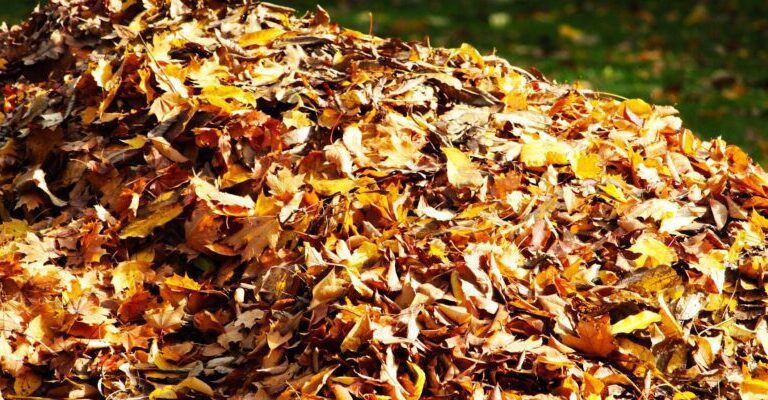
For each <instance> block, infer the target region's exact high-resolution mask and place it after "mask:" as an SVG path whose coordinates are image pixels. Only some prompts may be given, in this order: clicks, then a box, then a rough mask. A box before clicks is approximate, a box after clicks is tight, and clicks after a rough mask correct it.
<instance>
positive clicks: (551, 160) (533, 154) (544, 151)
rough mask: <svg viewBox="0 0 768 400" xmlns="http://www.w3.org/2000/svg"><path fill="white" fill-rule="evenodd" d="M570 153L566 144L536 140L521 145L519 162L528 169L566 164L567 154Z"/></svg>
mask: <svg viewBox="0 0 768 400" xmlns="http://www.w3.org/2000/svg"><path fill="white" fill-rule="evenodd" d="M571 151H572V149H571V146H569V145H568V144H567V143H564V142H559V141H552V140H543V139H537V140H532V141H530V142H527V143H525V144H523V148H522V149H521V150H520V161H522V162H523V164H525V165H526V166H528V167H545V166H547V165H562V164H568V153H570V152H571Z"/></svg>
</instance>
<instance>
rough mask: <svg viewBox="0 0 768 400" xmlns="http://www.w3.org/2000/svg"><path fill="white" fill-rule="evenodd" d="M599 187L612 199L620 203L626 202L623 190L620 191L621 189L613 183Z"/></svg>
mask: <svg viewBox="0 0 768 400" xmlns="http://www.w3.org/2000/svg"><path fill="white" fill-rule="evenodd" d="M600 188H601V189H603V191H604V192H605V193H606V194H608V195H609V196H611V197H613V198H614V199H616V200H618V201H620V202H622V203H626V201H627V197H626V196H624V192H622V191H621V189H620V188H619V187H618V186H616V185H614V184H613V183H609V184H607V185H605V186H601V187H600Z"/></svg>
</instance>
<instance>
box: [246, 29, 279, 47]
mask: <svg viewBox="0 0 768 400" xmlns="http://www.w3.org/2000/svg"><path fill="white" fill-rule="evenodd" d="M284 33H285V31H284V30H282V29H280V28H269V29H262V30H260V31H255V32H249V33H246V34H245V35H243V36H240V39H239V40H238V42H239V43H240V46H243V47H249V46H266V45H268V44H271V43H272V42H273V41H275V39H277V38H279V37H280V36H281V35H282V34H284Z"/></svg>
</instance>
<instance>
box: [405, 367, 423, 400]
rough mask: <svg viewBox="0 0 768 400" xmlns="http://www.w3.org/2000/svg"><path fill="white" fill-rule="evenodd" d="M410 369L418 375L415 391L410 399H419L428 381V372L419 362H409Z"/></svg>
mask: <svg viewBox="0 0 768 400" xmlns="http://www.w3.org/2000/svg"><path fill="white" fill-rule="evenodd" d="M408 369H410V370H411V372H412V373H414V374H415V375H416V382H414V383H413V393H411V395H410V396H408V400H419V399H420V398H421V393H422V392H423V391H424V383H425V382H426V381H427V374H425V373H424V370H423V369H421V367H419V365H418V364H416V363H413V362H410V361H409V362H408Z"/></svg>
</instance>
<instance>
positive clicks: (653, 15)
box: [0, 0, 768, 163]
mask: <svg viewBox="0 0 768 400" xmlns="http://www.w3.org/2000/svg"><path fill="white" fill-rule="evenodd" d="M272 1H274V2H277V3H281V4H285V5H289V6H292V7H295V8H297V9H299V10H307V9H311V8H313V7H314V5H315V4H316V3H318V2H320V3H322V5H323V6H324V7H325V8H326V9H327V10H328V11H329V12H330V14H331V17H332V19H334V20H335V21H337V22H339V23H340V24H342V25H344V26H347V27H350V28H353V29H357V30H361V31H368V25H369V19H368V12H369V11H370V12H372V13H373V18H374V33H376V34H377V35H379V36H397V37H401V38H404V39H414V40H421V39H424V38H425V37H426V36H429V38H430V41H431V43H432V44H433V45H437V46H450V47H456V46H459V45H460V44H461V43H462V42H467V43H471V44H473V45H474V46H475V47H477V48H478V49H480V50H481V51H484V52H490V51H494V50H495V51H497V52H498V53H499V54H500V55H502V56H504V57H506V58H508V59H509V60H510V61H511V62H512V63H513V64H516V65H519V66H521V67H524V68H527V69H530V68H537V69H538V70H540V71H541V72H543V73H544V74H545V75H546V76H548V77H549V78H551V79H555V80H557V81H561V82H575V81H580V82H582V83H583V85H585V86H587V87H593V88H599V89H600V90H603V91H607V92H612V93H617V94H620V95H623V96H626V97H640V98H644V99H647V100H650V101H652V102H654V103H657V104H671V105H675V106H676V107H677V108H678V109H679V110H680V111H681V113H682V116H683V120H684V121H685V122H686V125H687V126H689V127H690V128H691V129H693V130H694V132H696V133H697V134H699V135H702V136H705V137H714V136H723V137H725V138H726V139H727V140H729V141H730V142H733V143H737V144H739V145H742V146H744V147H745V148H746V149H748V150H749V151H750V152H751V153H752V154H753V155H754V156H755V157H756V158H757V159H759V160H761V161H762V162H763V163H766V162H768V2H766V1H765V0H718V1H712V2H693V1H670V0H665V1H650V0H647V1H640V0H634V1H630V0H623V1H592V0H581V1H579V2H573V3H572V4H564V2H561V1H556V0H272ZM34 4H35V2H31V1H29V0H0V20H4V21H9V23H10V22H16V21H18V20H19V19H20V18H23V16H24V15H26V13H28V12H29V10H31V9H32V8H33V7H34Z"/></svg>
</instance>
